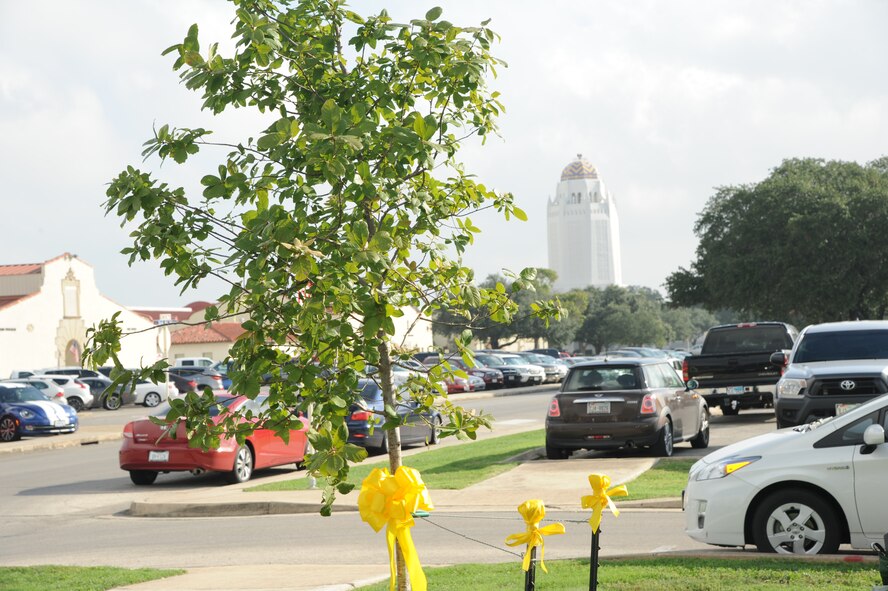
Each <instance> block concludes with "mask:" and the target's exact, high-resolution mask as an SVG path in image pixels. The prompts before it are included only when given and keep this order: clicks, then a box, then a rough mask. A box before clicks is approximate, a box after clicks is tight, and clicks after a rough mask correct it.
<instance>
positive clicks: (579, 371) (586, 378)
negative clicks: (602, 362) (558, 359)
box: [564, 365, 641, 392]
mask: <svg viewBox="0 0 888 591" xmlns="http://www.w3.org/2000/svg"><path fill="white" fill-rule="evenodd" d="M637 371H638V368H637V367H635V366H629V365H626V366H613V365H608V366H596V367H577V368H574V369H573V370H571V372H570V375H568V377H567V384H565V386H564V389H565V391H583V392H588V391H595V392H598V391H609V390H637V389H640V388H641V384H640V382H639V380H638V375H637Z"/></svg>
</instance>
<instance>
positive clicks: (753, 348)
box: [682, 322, 799, 416]
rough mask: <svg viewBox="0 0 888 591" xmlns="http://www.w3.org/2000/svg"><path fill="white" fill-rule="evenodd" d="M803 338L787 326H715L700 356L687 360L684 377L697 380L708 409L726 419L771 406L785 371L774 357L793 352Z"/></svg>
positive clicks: (685, 361)
mask: <svg viewBox="0 0 888 591" xmlns="http://www.w3.org/2000/svg"><path fill="white" fill-rule="evenodd" d="M798 334H799V333H798V331H797V330H796V329H795V327H794V326H792V325H789V324H786V323H784V322H747V323H743V324H724V325H721V326H714V327H712V328H710V329H709V331H708V332H707V333H706V338H705V339H704V341H703V347H702V349H701V351H700V354H699V355H691V356H689V357H685V359H684V362H683V364H682V374H683V376H682V377H683V378H684V380H685V382H688V381H690V380H695V381H696V382H697V391H698V392H699V393H700V394H702V395H703V398H705V399H706V402H707V403H708V404H709V407H710V408H712V407H714V406H718V407H720V408H721V411H722V414H724V415H726V416H730V415H736V414H737V413H738V412H740V409H741V408H754V407H758V408H762V407H766V406H770V405H771V404H773V402H774V389H775V385H776V384H777V380H779V379H780V372H781V369H782V368H781V367H780V366H778V365H775V364H774V363H772V362H771V353H774V352H775V351H782V350H787V349H792V345H793V343H794V342H795V340H796V338H797V337H798Z"/></svg>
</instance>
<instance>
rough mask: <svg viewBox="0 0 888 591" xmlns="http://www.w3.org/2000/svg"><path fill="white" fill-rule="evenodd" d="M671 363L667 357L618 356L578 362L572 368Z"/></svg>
mask: <svg viewBox="0 0 888 591" xmlns="http://www.w3.org/2000/svg"><path fill="white" fill-rule="evenodd" d="M663 363H665V364H667V365H668V364H669V360H668V359H666V358H665V357H617V358H615V359H611V360H606V359H603V360H600V361H598V360H596V361H584V362H582V363H577V364H576V365H574V366H573V367H571V369H572V370H573V369H578V368H582V367H608V366H621V367H625V366H627V365H660V364H663Z"/></svg>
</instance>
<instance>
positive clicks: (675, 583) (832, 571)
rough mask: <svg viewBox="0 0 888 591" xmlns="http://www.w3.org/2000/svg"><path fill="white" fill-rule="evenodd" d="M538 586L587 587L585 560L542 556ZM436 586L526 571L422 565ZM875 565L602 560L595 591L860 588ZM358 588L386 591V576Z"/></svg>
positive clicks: (874, 579) (484, 582)
mask: <svg viewBox="0 0 888 591" xmlns="http://www.w3.org/2000/svg"><path fill="white" fill-rule="evenodd" d="M546 567H547V568H548V569H549V573H548V574H546V573H544V572H542V570H540V569H537V573H536V589H537V591H556V590H557V591H586V590H587V589H588V588H589V561H588V560H585V561H583V560H552V561H549V560H547V561H546ZM423 570H424V571H425V573H426V576H427V577H428V581H429V589H430V590H432V589H433V590H434V591H465V590H466V589H471V590H472V591H500V590H502V589H523V588H524V571H522V570H521V563H520V561H518V560H517V559H516V561H515V562H514V563H511V564H464V565H459V566H449V567H442V568H426V569H423ZM879 580H880V579H879V576H878V572H877V570H876V568H875V566H874V565H873V564H864V563H847V562H841V561H838V560H837V561H835V562H808V561H804V562H803V561H796V560H792V559H789V560H777V559H774V558H760V559H759V558H755V559H732V560H729V559H708V558H681V557H674V558H656V559H611V560H608V559H606V558H605V559H602V560H601V561H600V567H599V570H598V589H599V591H737V590H741V591H788V590H789V591H815V590H816V591H824V590H830V591H846V590H847V591H862V590H868V589H870V588H872V586H873V585H876V584H878V582H879ZM360 590H361V591H387V590H388V581H386V582H384V583H377V584H375V585H370V586H367V587H361V588H360Z"/></svg>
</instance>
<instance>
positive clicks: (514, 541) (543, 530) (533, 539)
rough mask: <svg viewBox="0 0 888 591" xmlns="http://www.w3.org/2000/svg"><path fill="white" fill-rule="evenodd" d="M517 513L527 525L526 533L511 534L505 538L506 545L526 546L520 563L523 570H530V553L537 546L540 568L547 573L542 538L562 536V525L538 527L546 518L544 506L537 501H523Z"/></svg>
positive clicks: (554, 524)
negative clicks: (538, 548)
mask: <svg viewBox="0 0 888 591" xmlns="http://www.w3.org/2000/svg"><path fill="white" fill-rule="evenodd" d="M518 512H519V513H521V516H522V517H523V518H524V522H525V523H527V531H526V532H524V533H522V534H512V535H511V536H509V537H508V538H506V545H507V546H518V545H521V544H527V552H525V553H524V562H523V563H522V566H523V567H524V570H527V569H529V568H530V551H531V550H532V549H533V548H534V547H535V546H539V547H540V566H541V567H543V572H546V573H547V572H549V571H548V570H547V569H546V563H545V562H543V558H544V557H545V555H546V547H545V545H544V544H543V536H551V535H554V534H563V533H564V525H562V524H560V523H553V524H551V525H547V526H545V527H540V526H539V525H540V521H542V520H543V519H544V518H545V517H546V506H545V505H544V504H543V502H542V501H540V500H539V499H533V500H531V501H524V502H523V503H521V504H520V505H518Z"/></svg>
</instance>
